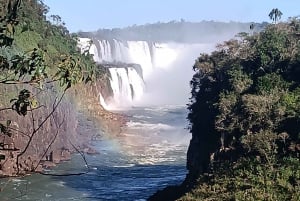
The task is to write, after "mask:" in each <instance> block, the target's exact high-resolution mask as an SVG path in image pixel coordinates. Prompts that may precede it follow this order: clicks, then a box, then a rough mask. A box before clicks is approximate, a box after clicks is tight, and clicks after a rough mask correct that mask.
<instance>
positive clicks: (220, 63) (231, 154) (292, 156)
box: [181, 10, 300, 201]
mask: <svg viewBox="0 0 300 201" xmlns="http://www.w3.org/2000/svg"><path fill="white" fill-rule="evenodd" d="M275 11H276V10H275ZM270 15H271V14H270ZM272 16H273V15H272ZM270 17H271V16H270ZM276 20H278V19H275V20H273V21H274V23H273V24H272V25H269V26H267V27H266V28H265V30H264V31H262V32H260V33H250V34H247V33H241V34H239V35H238V36H237V38H235V39H232V40H229V41H227V42H224V43H223V44H221V45H219V46H218V47H217V50H216V51H214V52H212V53H211V54H201V55H200V57H199V58H198V59H197V60H196V62H195V65H194V70H195V71H196V73H195V75H194V76H193V79H192V81H191V87H192V97H191V102H190V104H189V106H188V109H189V110H190V112H189V115H188V119H189V121H190V131H191V133H192V135H193V138H192V140H191V145H190V148H189V151H188V164H187V165H188V169H189V171H190V175H189V176H190V178H191V179H192V180H196V183H197V184H196V186H195V188H194V190H193V191H192V192H190V193H188V194H187V195H186V196H185V197H183V198H181V200H294V201H297V200H300V161H299V160H300V159H299V157H300V20H299V19H298V18H290V19H289V21H288V22H286V23H277V21H276Z"/></svg>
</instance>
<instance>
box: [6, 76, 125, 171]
mask: <svg viewBox="0 0 300 201" xmlns="http://www.w3.org/2000/svg"><path fill="white" fill-rule="evenodd" d="M97 84H100V83H99V82H97V83H95V84H90V85H78V86H76V87H75V88H74V89H71V90H69V92H68V94H67V95H66V96H65V97H64V98H63V99H62V101H61V103H60V104H59V106H58V107H57V108H56V109H55V111H54V112H53V114H52V115H49V114H51V113H52V110H53V105H54V104H55V103H57V101H58V98H57V97H59V93H58V92H57V91H55V90H54V89H53V88H50V89H49V90H47V91H45V92H42V93H40V94H39V96H38V97H37V98H38V100H39V105H40V108H38V109H35V110H33V111H32V113H31V112H28V114H27V115H26V116H20V115H18V114H17V113H16V112H15V111H12V110H10V109H8V110H3V111H1V112H0V121H3V122H5V121H6V120H8V119H9V120H12V123H11V126H10V127H11V134H12V135H11V136H8V135H2V134H1V135H0V176H17V175H20V174H27V173H30V172H36V171H42V170H43V168H50V167H53V166H55V164H57V163H60V162H61V161H64V160H69V159H70V158H71V153H72V152H75V151H76V150H75V149H74V147H76V149H79V150H81V151H84V152H86V153H88V154H96V153H97V152H95V150H93V149H92V148H91V147H90V146H89V141H90V140H91V138H92V137H93V136H92V134H91V133H80V132H78V121H79V119H78V118H79V114H80V115H81V116H82V113H84V117H83V118H94V120H95V121H96V122H97V125H98V126H99V129H101V130H102V131H103V133H115V134H118V133H119V132H120V127H121V125H123V124H124V121H125V120H124V118H123V117H120V116H119V115H117V114H114V113H111V112H107V111H105V110H104V109H103V108H102V107H101V105H100V103H99V96H98V92H99V91H98V90H102V91H103V92H105V90H107V88H105V85H104V84H103V83H101V85H97ZM101 86H104V87H101ZM0 90H4V91H5V92H7V91H9V89H7V88H6V89H0ZM11 90H14V91H16V89H11ZM106 93H109V90H107V92H106ZM77 101H78V102H77ZM3 102H4V101H3ZM5 102H9V101H7V100H6V101H5ZM0 106H1V107H2V108H3V106H4V105H0ZM7 107H9V106H7ZM80 118H82V117H80ZM94 120H93V121H94Z"/></svg>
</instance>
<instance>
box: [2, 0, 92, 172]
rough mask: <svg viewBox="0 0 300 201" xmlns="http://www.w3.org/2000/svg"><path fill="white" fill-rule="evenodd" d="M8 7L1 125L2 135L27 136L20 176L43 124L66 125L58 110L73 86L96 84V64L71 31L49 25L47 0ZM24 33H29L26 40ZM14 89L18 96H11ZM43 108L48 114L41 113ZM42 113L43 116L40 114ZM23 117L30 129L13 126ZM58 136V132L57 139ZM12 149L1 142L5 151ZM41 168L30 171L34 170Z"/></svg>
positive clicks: (14, 0) (16, 0)
mask: <svg viewBox="0 0 300 201" xmlns="http://www.w3.org/2000/svg"><path fill="white" fill-rule="evenodd" d="M2 5H4V6H3V8H2V9H1V10H0V72H1V74H0V95H1V96H3V97H5V98H2V99H1V102H0V112H1V113H0V117H1V120H3V119H4V121H1V122H0V135H4V136H6V137H11V136H12V135H13V134H14V133H18V134H20V135H22V136H24V141H25V142H24V143H25V146H22V147H19V149H20V150H18V154H17V155H16V157H14V160H16V164H15V167H16V168H17V170H16V174H19V173H24V172H23V171H24V170H23V169H22V168H21V165H20V162H21V161H20V160H22V159H21V158H22V156H23V155H24V154H25V153H26V152H27V150H28V149H29V148H30V146H31V145H32V141H33V138H34V137H35V136H36V135H37V134H38V133H40V132H41V130H42V128H43V126H45V124H46V123H47V122H49V121H50V120H52V121H54V124H55V125H54V127H56V128H57V130H59V128H60V127H61V126H62V123H63V122H64V120H62V121H61V122H58V120H57V118H55V111H56V110H57V108H58V106H59V105H60V103H61V102H62V100H63V98H64V96H65V93H66V91H67V90H68V89H69V88H70V87H72V86H73V85H75V84H77V83H79V82H82V81H85V82H87V81H90V80H91V77H93V75H92V74H93V70H94V69H93V68H94V67H93V64H94V63H93V62H91V57H89V55H82V54H81V53H80V52H77V51H76V39H74V38H72V36H70V35H68V32H61V30H60V29H57V28H56V25H52V26H51V25H49V23H48V22H47V21H46V18H45V12H46V11H47V9H46V7H45V5H44V4H43V3H42V2H40V1H35V0H33V1H21V0H8V1H4V2H3V4H2ZM34 9H38V10H34ZM35 11H36V12H35ZM37 13H39V14H37ZM33 15H35V16H34V17H33ZM29 19H30V20H29ZM57 19H59V17H57ZM24 24H26V25H29V26H30V27H31V29H30V30H24V29H23V28H22V26H23V25H24ZM45 26H48V28H49V29H50V30H51V31H52V33H53V34H52V35H51V36H48V38H45V37H43V36H44V33H43V30H44V27H45ZM60 26H62V25H60ZM63 28H65V27H63ZM26 32H29V33H26ZM25 33H26V34H25ZM22 34H23V35H25V37H24V38H22V37H23V35H22ZM31 34H33V35H34V36H31ZM16 35H18V37H16ZM16 38H17V39H18V42H17V43H16ZM39 40H44V41H45V45H44V46H43V48H40V47H39V45H38V44H39V42H40V41H39ZM53 41H59V42H60V43H59V42H57V43H54V42H53ZM27 44H30V47H31V46H33V47H34V48H32V49H29V50H28V49H26V51H24V49H23V48H24V47H25V48H28V47H27V46H28V45H27ZM48 49H49V51H48ZM50 50H51V51H50ZM87 63H88V65H87ZM15 90H17V91H19V92H18V95H17V97H14V96H15V94H14V93H13V91H15ZM9 91H12V93H10V94H9V95H8V93H9ZM57 91H58V92H57ZM41 94H43V95H44V96H45V95H46V96H49V97H50V98H49V99H47V100H46V101H44V102H45V103H47V105H41V104H39V98H38V97H39V96H40V97H41ZM50 101H52V103H51V102H50ZM45 108H46V109H45ZM40 110H42V112H38V111H40ZM13 112H16V113H14V114H17V116H16V115H10V116H9V117H7V114H8V113H9V114H12V113H13ZM41 113H42V115H41V116H38V115H40V114H41ZM19 116H20V117H27V120H26V121H28V124H30V126H31V128H30V129H26V128H24V129H23V128H15V127H14V126H13V125H12V122H15V121H17V120H20V118H19ZM11 117H13V118H15V119H11ZM24 120H25V119H22V120H21V121H24ZM22 129H23V130H22ZM57 134H58V132H57V133H56V135H55V138H56V136H57ZM55 138H54V139H55ZM49 146H51V144H50V145H49ZM10 149H11V148H6V147H5V146H4V145H3V144H0V150H6V151H9V150H10ZM13 149H14V148H13ZM12 151H14V150H12ZM0 157H1V155H0ZM0 161H1V160H0ZM35 168H36V167H33V169H30V170H28V171H34V170H35Z"/></svg>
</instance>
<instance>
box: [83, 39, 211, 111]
mask: <svg viewBox="0 0 300 201" xmlns="http://www.w3.org/2000/svg"><path fill="white" fill-rule="evenodd" d="M86 41H87V39H82V42H81V43H82V44H84V43H86ZM93 42H94V43H95V44H92V45H91V48H90V53H91V54H93V55H94V60H95V61H96V62H98V63H104V64H108V63H111V64H113V65H111V66H110V68H109V72H110V74H111V81H110V83H111V87H112V90H113V93H114V95H113V101H109V102H108V101H107V104H108V105H109V106H110V108H122V107H124V106H125V107H128V106H132V105H145V104H146V105H149V104H151V105H153V104H154V105H155V104H185V103H186V102H187V101H188V97H189V90H190V89H189V84H188V83H189V81H190V79H191V77H192V75H193V71H192V65H193V63H194V59H195V58H197V57H198V55H199V53H200V52H209V51H211V50H212V49H213V47H214V44H182V43H151V42H146V41H119V40H115V39H113V40H110V41H108V40H97V41H96V40H94V41H93ZM81 46H84V45H81ZM124 63H126V64H127V65H125V66H126V67H124V65H120V64H124ZM132 63H133V64H139V65H140V67H141V70H142V72H139V71H138V69H137V68H133V67H130V64H132ZM108 66H109V65H108ZM144 82H145V83H146V84H144ZM144 85H146V86H147V87H145V86H144Z"/></svg>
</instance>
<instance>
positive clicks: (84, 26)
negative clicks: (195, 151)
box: [44, 0, 300, 32]
mask: <svg viewBox="0 0 300 201" xmlns="http://www.w3.org/2000/svg"><path fill="white" fill-rule="evenodd" d="M44 3H45V4H46V5H48V6H49V7H50V14H56V15H59V16H61V17H62V20H63V21H64V22H65V23H66V26H67V27H68V29H69V30H70V31H71V32H76V31H79V30H82V31H95V30H97V29H99V28H122V27H126V26H131V25H133V24H137V25H142V24H146V23H155V22H158V21H161V22H168V21H171V20H180V19H181V18H182V19H184V20H186V21H192V22H199V21H202V20H215V21H225V22H228V21H241V22H262V21H268V22H270V19H269V18H268V14H269V12H270V11H271V10H272V8H278V9H279V10H281V12H282V13H283V16H282V20H286V19H287V18H288V17H291V16H297V15H300V0H44Z"/></svg>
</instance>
